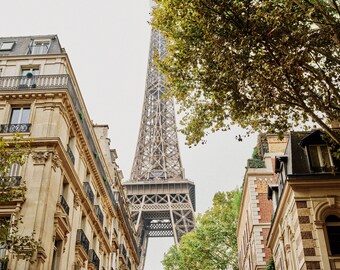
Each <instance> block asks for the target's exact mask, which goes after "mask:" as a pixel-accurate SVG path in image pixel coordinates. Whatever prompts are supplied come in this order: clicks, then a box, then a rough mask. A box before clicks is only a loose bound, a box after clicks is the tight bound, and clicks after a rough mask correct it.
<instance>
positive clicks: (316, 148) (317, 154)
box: [309, 144, 333, 172]
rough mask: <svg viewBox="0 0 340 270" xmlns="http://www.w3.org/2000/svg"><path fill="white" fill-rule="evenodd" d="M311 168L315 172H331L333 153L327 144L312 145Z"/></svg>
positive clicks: (310, 147)
mask: <svg viewBox="0 0 340 270" xmlns="http://www.w3.org/2000/svg"><path fill="white" fill-rule="evenodd" d="M309 157H310V165H311V169H312V170H313V171H315V172H330V171H331V170H332V167H333V161H332V157H331V153H330V151H329V148H328V146H327V145H325V144H324V145H310V146H309Z"/></svg>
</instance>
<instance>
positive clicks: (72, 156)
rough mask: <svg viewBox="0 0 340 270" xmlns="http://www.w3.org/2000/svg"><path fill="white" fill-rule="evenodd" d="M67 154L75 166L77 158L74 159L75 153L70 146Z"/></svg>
mask: <svg viewBox="0 0 340 270" xmlns="http://www.w3.org/2000/svg"><path fill="white" fill-rule="evenodd" d="M67 154H68V156H69V157H70V159H71V161H72V164H73V165H74V162H75V158H74V155H73V152H72V150H71V147H70V146H69V145H67Z"/></svg>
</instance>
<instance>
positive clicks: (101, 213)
mask: <svg viewBox="0 0 340 270" xmlns="http://www.w3.org/2000/svg"><path fill="white" fill-rule="evenodd" d="M94 211H95V213H96V216H97V218H98V219H99V221H100V224H102V226H103V224H104V215H103V212H102V210H101V209H100V207H99V205H95V206H94Z"/></svg>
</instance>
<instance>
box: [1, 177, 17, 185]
mask: <svg viewBox="0 0 340 270" xmlns="http://www.w3.org/2000/svg"><path fill="white" fill-rule="evenodd" d="M21 178H22V177H21V176H2V177H1V178H0V186H3V185H6V186H11V187H18V186H20V182H21Z"/></svg>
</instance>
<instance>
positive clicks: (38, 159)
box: [32, 151, 50, 164]
mask: <svg viewBox="0 0 340 270" xmlns="http://www.w3.org/2000/svg"><path fill="white" fill-rule="evenodd" d="M49 156H50V153H49V152H48V151H33V153H32V158H33V161H34V164H45V163H46V161H47V160H48V157H49Z"/></svg>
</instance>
